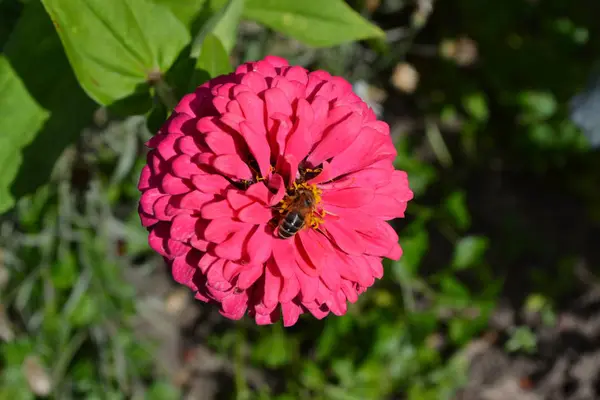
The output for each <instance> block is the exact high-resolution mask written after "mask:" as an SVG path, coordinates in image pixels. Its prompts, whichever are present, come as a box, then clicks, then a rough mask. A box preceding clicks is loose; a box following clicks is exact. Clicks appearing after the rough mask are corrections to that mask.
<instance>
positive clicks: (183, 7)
mask: <svg viewBox="0 0 600 400" xmlns="http://www.w3.org/2000/svg"><path fill="white" fill-rule="evenodd" d="M153 1H154V3H156V4H161V5H163V6H165V7H168V8H169V9H170V10H171V12H172V13H173V15H175V16H176V17H177V18H178V19H179V20H180V21H181V22H183V23H184V24H185V26H187V27H190V26H192V23H193V22H194V20H195V19H196V17H197V16H198V15H199V14H200V12H201V11H202V9H203V7H204V5H205V4H206V0H185V1H181V0H153Z"/></svg>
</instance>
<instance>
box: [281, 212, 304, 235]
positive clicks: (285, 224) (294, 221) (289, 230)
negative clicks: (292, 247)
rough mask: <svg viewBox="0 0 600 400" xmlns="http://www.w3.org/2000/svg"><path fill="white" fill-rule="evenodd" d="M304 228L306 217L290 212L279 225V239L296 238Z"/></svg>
mask: <svg viewBox="0 0 600 400" xmlns="http://www.w3.org/2000/svg"><path fill="white" fill-rule="evenodd" d="M303 226H304V217H303V216H302V215H300V214H299V213H297V212H290V213H289V214H287V215H286V216H285V218H284V219H283V220H282V221H281V224H280V225H279V233H278V234H279V237H280V238H282V239H287V238H290V237H292V236H294V235H295V234H296V233H298V231H299V230H300V229H302V227H303Z"/></svg>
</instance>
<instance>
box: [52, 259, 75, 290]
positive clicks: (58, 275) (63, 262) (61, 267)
mask: <svg viewBox="0 0 600 400" xmlns="http://www.w3.org/2000/svg"><path fill="white" fill-rule="evenodd" d="M78 273H79V272H78V271H77V259H76V258H75V255H74V254H73V253H66V254H65V255H64V256H63V257H61V258H60V259H58V260H57V261H56V263H55V264H54V265H52V270H51V271H50V276H51V277H52V284H53V285H54V286H55V287H57V288H58V289H67V288H70V287H72V286H73V284H74V283H75V281H76V280H77V275H78Z"/></svg>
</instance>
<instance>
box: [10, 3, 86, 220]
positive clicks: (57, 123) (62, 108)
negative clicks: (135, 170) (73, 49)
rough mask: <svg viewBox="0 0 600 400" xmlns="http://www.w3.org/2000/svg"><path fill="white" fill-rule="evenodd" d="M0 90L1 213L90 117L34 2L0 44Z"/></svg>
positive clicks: (37, 180)
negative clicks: (0, 52) (1, 50)
mask: <svg viewBox="0 0 600 400" xmlns="http://www.w3.org/2000/svg"><path fill="white" fill-rule="evenodd" d="M32 27H34V28H32ZM0 93H2V95H0V212H4V211H6V210H7V209H9V208H10V207H12V205H13V204H14V201H15V198H18V197H20V196H22V195H24V194H28V193H31V192H33V191H34V190H35V189H36V188H37V187H39V186H40V185H41V184H43V183H45V182H46V181H47V179H48V177H49V176H50V172H51V171H52V167H53V166H54V163H55V161H56V159H57V158H58V157H59V156H60V154H61V153H62V151H63V150H64V149H65V147H66V146H68V145H69V144H70V143H72V142H73V141H74V140H75V139H76V138H77V136H78V135H79V133H80V131H81V129H82V128H83V127H84V126H85V125H86V124H87V123H88V122H89V121H90V120H91V116H92V111H93V108H94V103H93V102H92V101H91V100H90V99H89V98H88V97H87V96H86V95H85V93H84V92H83V91H82V90H81V88H80V87H79V85H78V83H77V80H76V79H75V76H74V74H73V71H72V70H71V68H70V66H69V62H68V60H67V58H66V57H65V53H64V51H63V49H62V46H61V43H60V40H59V39H58V36H57V35H56V33H55V31H54V28H53V26H52V23H51V22H50V19H49V18H48V15H47V14H46V12H45V11H44V9H43V7H42V6H41V4H40V3H39V2H35V1H33V2H29V3H28V4H27V6H26V7H25V10H24V11H23V14H22V16H21V18H20V19H19V21H18V23H17V26H16V27H15V29H14V31H13V32H12V34H11V36H10V38H9V40H8V42H7V43H6V45H5V47H4V55H3V56H2V57H0Z"/></svg>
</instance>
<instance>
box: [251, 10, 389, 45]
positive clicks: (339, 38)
mask: <svg viewBox="0 0 600 400" xmlns="http://www.w3.org/2000/svg"><path fill="white" fill-rule="evenodd" d="M246 1H247V4H246V9H245V12H244V15H245V16H246V17H247V18H249V19H252V20H255V21H257V22H260V23H263V24H265V25H267V26H269V27H271V28H273V29H276V30H278V31H280V32H283V33H285V34H287V35H289V36H291V37H293V38H295V39H297V40H300V41H302V42H304V43H306V44H309V45H311V46H319V47H329V46H334V45H336V44H340V43H344V42H348V41H351V40H360V39H369V38H382V37H383V36H384V33H383V31H381V30H380V29H379V28H377V27H376V26H374V25H372V24H370V23H368V22H367V21H365V20H364V19H363V18H362V17H361V16H360V15H359V14H357V13H356V12H355V11H354V10H352V9H351V8H350V7H349V6H348V5H347V4H346V3H345V2H344V1H343V0H328V1H320V0H305V1H296V0H246Z"/></svg>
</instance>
